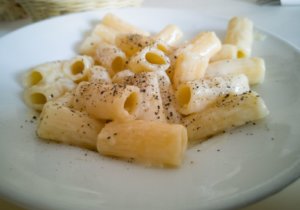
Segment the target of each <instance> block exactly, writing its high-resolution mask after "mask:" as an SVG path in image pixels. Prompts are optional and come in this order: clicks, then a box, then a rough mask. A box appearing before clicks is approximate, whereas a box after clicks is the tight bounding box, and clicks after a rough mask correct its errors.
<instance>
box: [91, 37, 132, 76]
mask: <svg viewBox="0 0 300 210" xmlns="http://www.w3.org/2000/svg"><path fill="white" fill-rule="evenodd" d="M94 58H95V60H96V61H97V62H98V63H100V64H101V65H102V66H104V67H105V68H106V69H107V70H108V72H109V74H110V76H113V75H114V74H116V73H118V72H119V71H122V70H124V68H125V62H126V60H127V58H126V55H125V53H124V52H123V51H122V50H120V49H119V48H117V47H116V46H115V45H111V44H106V43H102V44H100V45H99V46H98V48H97V50H96V55H95V56H94Z"/></svg>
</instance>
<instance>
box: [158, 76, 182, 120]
mask: <svg viewBox="0 0 300 210" xmlns="http://www.w3.org/2000/svg"><path fill="white" fill-rule="evenodd" d="M155 73H156V75H157V78H158V84H159V91H160V96H161V100H162V105H163V110H164V114H165V117H166V119H167V122H168V123H179V124H180V123H181V119H182V116H181V114H180V113H179V112H178V111H177V103H176V99H175V91H174V89H173V86H172V83H171V81H170V79H169V77H168V75H167V73H166V72H165V71H158V72H155Z"/></svg>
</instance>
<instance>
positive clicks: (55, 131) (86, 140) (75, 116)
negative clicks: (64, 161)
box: [37, 101, 104, 150]
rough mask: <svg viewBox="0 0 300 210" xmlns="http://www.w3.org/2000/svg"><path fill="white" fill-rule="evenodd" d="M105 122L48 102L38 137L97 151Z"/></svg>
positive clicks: (40, 122) (44, 109)
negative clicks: (99, 136) (98, 136)
mask: <svg viewBox="0 0 300 210" xmlns="http://www.w3.org/2000/svg"><path fill="white" fill-rule="evenodd" d="M103 126H104V122H102V121H98V120H95V119H93V118H91V117H90V116H89V115H88V114H87V113H85V112H80V111H77V110H74V109H71V108H69V107H67V106H64V105H62V104H61V103H60V102H56V101H50V102H47V103H46V104H45V106H44V108H43V111H42V113H41V115H40V121H39V124H38V128H37V135H38V136H39V137H41V138H43V139H49V140H54V141H56V142H61V143H65V144H71V145H76V146H79V147H84V148H88V149H91V150H96V143H97V135H98V133H99V132H100V130H101V129H102V128H103Z"/></svg>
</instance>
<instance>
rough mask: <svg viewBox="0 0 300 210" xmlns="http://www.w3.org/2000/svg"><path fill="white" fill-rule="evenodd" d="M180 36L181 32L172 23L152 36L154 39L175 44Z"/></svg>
mask: <svg viewBox="0 0 300 210" xmlns="http://www.w3.org/2000/svg"><path fill="white" fill-rule="evenodd" d="M182 36H183V33H182V31H181V30H180V28H178V26H176V25H174V24H170V25H167V26H166V27H164V28H163V29H162V30H161V31H160V32H159V33H157V34H156V35H154V36H153V38H154V39H155V40H162V41H163V42H165V43H166V44H168V45H176V44H178V43H179V41H180V39H181V38H182Z"/></svg>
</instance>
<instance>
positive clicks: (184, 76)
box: [173, 32, 221, 87]
mask: <svg viewBox="0 0 300 210" xmlns="http://www.w3.org/2000/svg"><path fill="white" fill-rule="evenodd" d="M220 48H221V42H220V40H219V38H218V37H217V36H216V34H215V33H214V32H202V33H200V34H199V35H197V36H196V37H195V38H194V39H193V40H192V41H191V44H189V45H187V46H186V47H185V48H183V49H181V50H180V52H179V56H178V58H177V60H176V64H175V68H174V75H173V84H174V86H175V87H178V85H180V84H181V83H184V82H187V81H192V80H197V79H200V78H202V77H204V74H205V71H206V68H207V66H208V62H209V59H210V58H211V56H213V55H214V54H215V53H216V52H218V51H219V50H220Z"/></svg>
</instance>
